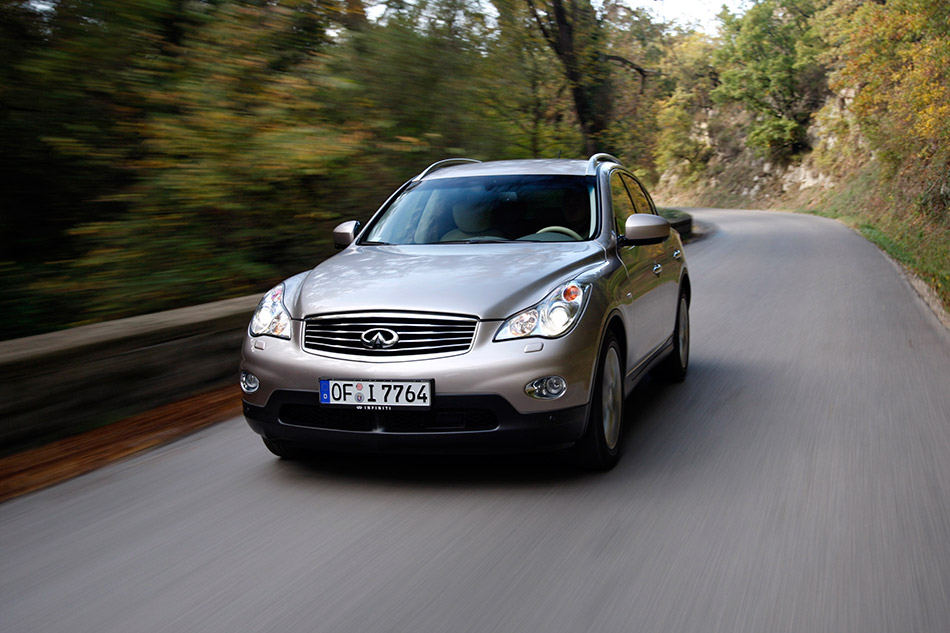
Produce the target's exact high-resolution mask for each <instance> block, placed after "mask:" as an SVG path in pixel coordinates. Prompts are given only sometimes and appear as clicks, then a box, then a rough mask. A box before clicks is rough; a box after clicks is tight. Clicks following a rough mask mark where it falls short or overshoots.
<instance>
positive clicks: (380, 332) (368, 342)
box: [360, 327, 399, 349]
mask: <svg viewBox="0 0 950 633" xmlns="http://www.w3.org/2000/svg"><path fill="white" fill-rule="evenodd" d="M360 340H361V341H363V346H364V347H369V348H372V349H389V348H390V347H392V346H393V345H395V344H396V343H398V342H399V334H397V333H396V332H394V331H392V330H390V329H387V328H384V327H376V328H373V329H372V330H366V331H365V332H363V336H361V337H360Z"/></svg>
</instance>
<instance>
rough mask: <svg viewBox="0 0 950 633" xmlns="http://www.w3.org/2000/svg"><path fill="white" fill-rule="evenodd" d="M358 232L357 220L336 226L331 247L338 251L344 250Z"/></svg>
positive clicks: (358, 224)
mask: <svg viewBox="0 0 950 633" xmlns="http://www.w3.org/2000/svg"><path fill="white" fill-rule="evenodd" d="M359 231H360V223H359V222H358V221H357V220H348V221H346V222H342V223H340V224H337V225H336V228H334V229H333V245H334V246H336V247H337V248H338V249H340V248H346V247H347V246H349V245H350V244H351V243H352V242H353V240H355V239H356V234H357V233H359Z"/></svg>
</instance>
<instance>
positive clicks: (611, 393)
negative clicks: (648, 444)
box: [577, 332, 624, 470]
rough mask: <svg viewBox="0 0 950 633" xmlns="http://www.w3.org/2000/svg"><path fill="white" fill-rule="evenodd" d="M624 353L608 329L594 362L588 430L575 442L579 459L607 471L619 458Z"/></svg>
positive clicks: (587, 466)
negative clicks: (595, 375) (594, 377)
mask: <svg viewBox="0 0 950 633" xmlns="http://www.w3.org/2000/svg"><path fill="white" fill-rule="evenodd" d="M623 400H624V390H623V353H622V352H621V350H620V343H618V342H617V338H616V337H615V336H614V335H613V333H610V332H608V333H607V336H606V338H605V339H604V344H603V346H602V347H601V350H600V355H599V357H598V362H597V378H596V380H595V381H594V390H593V394H592V397H591V407H590V413H589V417H588V420H587V431H586V432H585V433H584V437H583V438H581V441H580V443H579V444H578V447H577V449H578V456H579V458H580V462H581V464H582V465H583V466H585V467H586V468H589V469H591V470H610V469H611V468H613V467H614V466H616V465H617V461H618V460H619V459H620V443H621V440H622V439H623V438H622V431H623Z"/></svg>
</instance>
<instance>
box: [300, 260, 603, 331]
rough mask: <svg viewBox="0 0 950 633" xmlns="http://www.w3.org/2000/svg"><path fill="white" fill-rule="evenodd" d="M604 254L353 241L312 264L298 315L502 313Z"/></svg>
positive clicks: (509, 312)
mask: <svg viewBox="0 0 950 633" xmlns="http://www.w3.org/2000/svg"><path fill="white" fill-rule="evenodd" d="M603 260H604V250H603V247H602V246H600V244H598V243H596V242H593V241H591V242H544V243H523V244H522V243H511V242H507V243H503V244H424V245H412V246H356V245H353V246H350V247H349V248H347V249H346V250H344V251H343V252H342V253H339V254H337V255H335V256H334V257H331V258H330V259H328V260H326V261H324V262H323V263H321V264H320V265H319V266H317V267H316V268H314V269H313V270H312V271H310V273H309V274H308V275H307V276H306V278H305V279H304V280H303V283H302V284H301V287H300V291H299V292H298V293H297V295H296V299H295V300H294V301H291V304H292V305H289V306H288V308H289V309H290V311H291V313H292V314H293V316H294V317H295V318H303V317H307V316H312V315H316V314H326V313H331V312H349V311H354V310H408V311H419V312H450V313H456V314H467V315H472V316H476V317H479V318H481V319H504V318H507V317H509V316H511V315H512V314H514V313H515V312H518V311H520V310H522V309H524V308H527V307H529V306H531V305H533V304H535V303H537V302H538V301H540V300H541V299H543V298H544V297H545V296H546V295H547V294H548V293H549V292H551V291H552V290H553V289H554V288H555V287H556V286H557V285H558V284H560V283H563V282H566V281H570V280H571V279H573V278H574V277H575V276H576V275H577V274H578V273H580V272H581V271H583V270H585V269H587V268H589V267H590V266H592V265H596V264H598V263H600V262H603Z"/></svg>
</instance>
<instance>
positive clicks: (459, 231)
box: [439, 201, 504, 242]
mask: <svg viewBox="0 0 950 633" xmlns="http://www.w3.org/2000/svg"><path fill="white" fill-rule="evenodd" d="M452 219H453V220H454V221H455V226H457V227H458V228H456V229H452V230H451V231H449V232H448V233H446V234H445V235H443V236H442V238H441V239H440V240H439V241H441V242H454V241H457V240H467V239H470V238H473V237H499V238H503V237H504V236H503V235H502V234H501V233H500V232H499V231H498V229H496V228H491V225H492V205H491V203H489V202H485V201H479V202H476V203H475V204H471V203H469V202H456V203H455V204H453V205H452Z"/></svg>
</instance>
